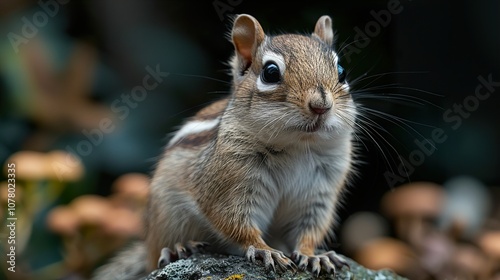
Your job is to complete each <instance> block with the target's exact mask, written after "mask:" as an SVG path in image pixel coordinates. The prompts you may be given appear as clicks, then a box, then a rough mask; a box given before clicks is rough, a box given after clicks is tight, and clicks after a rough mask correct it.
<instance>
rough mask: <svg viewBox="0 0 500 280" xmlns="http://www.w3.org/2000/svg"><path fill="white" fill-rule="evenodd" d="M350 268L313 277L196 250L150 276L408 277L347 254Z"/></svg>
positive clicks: (211, 279) (177, 279)
mask: <svg viewBox="0 0 500 280" xmlns="http://www.w3.org/2000/svg"><path fill="white" fill-rule="evenodd" d="M346 260H347V261H348V263H349V266H350V268H347V267H343V268H342V269H339V270H338V271H337V273H336V275H335V276H334V275H325V274H321V275H320V276H319V277H314V276H313V275H312V274H311V273H308V272H296V273H294V272H292V271H286V272H274V271H269V270H267V269H265V268H264V267H263V266H261V265H254V264H252V263H250V262H248V261H247V260H246V259H245V258H243V257H237V256H222V255H208V254H206V255H203V254H195V255H193V256H191V257H190V258H188V259H185V260H178V261H176V262H173V263H171V264H169V265H167V266H165V267H164V268H162V269H158V270H156V271H154V272H152V273H151V274H150V275H149V276H148V277H147V278H146V279H147V280H164V279H168V280H197V279H204V280H218V279H224V280H240V279H242V280H246V279H248V280H250V279H276V280H278V279H279V280H281V279H287V280H288V279H290V280H291V279H301V280H304V279H335V280H346V279H356V280H358V279H359V280H361V279H366V280H369V279H373V280H389V279H398V280H399V279H401V280H403V279H406V278H403V277H400V276H398V275H396V274H395V273H393V272H391V271H388V270H380V271H373V270H369V269H366V268H364V267H362V266H361V265H359V264H357V263H356V262H354V261H353V260H351V259H348V258H346Z"/></svg>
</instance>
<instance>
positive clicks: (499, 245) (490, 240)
mask: <svg viewBox="0 0 500 280" xmlns="http://www.w3.org/2000/svg"><path fill="white" fill-rule="evenodd" d="M478 243H479V246H480V247H481V249H483V251H484V252H485V253H486V254H487V255H488V256H491V257H492V258H495V259H497V260H498V261H500V230H495V231H487V232H484V233H483V234H481V236H480V237H479V240H478Z"/></svg>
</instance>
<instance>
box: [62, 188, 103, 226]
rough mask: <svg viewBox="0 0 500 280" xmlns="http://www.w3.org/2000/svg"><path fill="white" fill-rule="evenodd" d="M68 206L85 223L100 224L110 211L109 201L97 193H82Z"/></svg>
mask: <svg viewBox="0 0 500 280" xmlns="http://www.w3.org/2000/svg"><path fill="white" fill-rule="evenodd" d="M70 207H71V208H72V209H73V211H75V213H76V214H77V216H78V217H79V218H80V219H81V220H82V223H83V224H85V225H97V226H100V225H102V224H103V223H104V222H105V221H106V220H107V218H106V216H107V215H109V213H110V212H111V210H112V208H111V204H110V202H109V201H108V200H107V199H105V198H103V197H100V196H97V195H82V196H79V197H77V198H76V199H74V200H73V201H72V202H71V204H70Z"/></svg>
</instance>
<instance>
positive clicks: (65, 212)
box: [47, 206, 81, 236]
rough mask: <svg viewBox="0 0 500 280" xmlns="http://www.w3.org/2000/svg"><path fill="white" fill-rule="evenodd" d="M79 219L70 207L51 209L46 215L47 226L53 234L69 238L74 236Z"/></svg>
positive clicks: (79, 222)
mask: <svg viewBox="0 0 500 280" xmlns="http://www.w3.org/2000/svg"><path fill="white" fill-rule="evenodd" d="M80 224H81V219H80V217H79V216H78V215H77V213H76V212H75V211H74V210H73V209H72V208H70V207H67V206H59V207H56V208H54V209H52V210H51V211H50V212H49V214H48V215H47V226H48V228H49V229H50V230H51V231H53V232H54V233H57V234H60V235H63V236H71V235H76V234H77V231H78V228H79V226H80Z"/></svg>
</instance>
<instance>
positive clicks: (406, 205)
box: [382, 182, 443, 244]
mask: <svg viewBox="0 0 500 280" xmlns="http://www.w3.org/2000/svg"><path fill="white" fill-rule="evenodd" d="M442 202H443V191H442V188H441V187H440V186H439V185H437V184H434V183H430V182H418V183H410V184H406V185H403V186H400V187H398V188H396V189H395V190H393V191H392V192H390V193H387V194H386V195H385V196H384V197H383V199H382V211H383V212H384V213H385V214H386V215H387V216H388V217H389V218H391V219H393V220H394V223H395V228H396V234H397V235H398V237H399V238H401V239H402V240H404V241H408V242H410V244H418V243H420V242H421V239H422V238H423V236H424V235H425V234H426V233H427V232H428V231H429V230H430V224H429V223H428V222H427V221H429V220H434V219H435V218H436V217H438V215H439V213H440V212H441V207H442Z"/></svg>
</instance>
